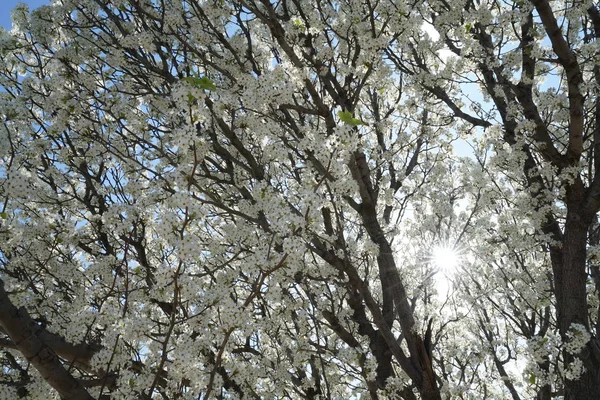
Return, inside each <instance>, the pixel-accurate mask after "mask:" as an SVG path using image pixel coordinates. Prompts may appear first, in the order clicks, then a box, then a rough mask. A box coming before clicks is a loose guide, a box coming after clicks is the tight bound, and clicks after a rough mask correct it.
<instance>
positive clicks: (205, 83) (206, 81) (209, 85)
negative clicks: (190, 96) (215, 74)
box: [182, 76, 217, 91]
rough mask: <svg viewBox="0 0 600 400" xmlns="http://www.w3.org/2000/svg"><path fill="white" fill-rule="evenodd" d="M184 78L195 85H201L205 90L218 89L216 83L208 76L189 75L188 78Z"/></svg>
mask: <svg viewBox="0 0 600 400" xmlns="http://www.w3.org/2000/svg"><path fill="white" fill-rule="evenodd" d="M182 80H183V81H185V82H188V83H191V84H192V85H194V86H198V87H201V88H202V89H204V90H211V91H215V90H217V86H216V85H215V83H214V82H213V81H212V80H211V79H210V78H207V77H206V76H203V77H201V78H197V77H195V76H188V77H187V78H183V79H182Z"/></svg>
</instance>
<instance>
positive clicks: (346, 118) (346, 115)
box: [337, 110, 365, 126]
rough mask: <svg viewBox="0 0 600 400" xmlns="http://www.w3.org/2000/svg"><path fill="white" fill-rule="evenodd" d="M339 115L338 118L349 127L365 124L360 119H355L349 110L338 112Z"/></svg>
mask: <svg viewBox="0 0 600 400" xmlns="http://www.w3.org/2000/svg"><path fill="white" fill-rule="evenodd" d="M337 115H338V117H340V120H341V121H342V122H343V123H345V124H347V125H351V126H358V125H364V124H365V123H364V122H362V121H361V120H360V119H358V118H354V117H353V116H352V113H351V112H350V111H347V110H344V111H338V114H337Z"/></svg>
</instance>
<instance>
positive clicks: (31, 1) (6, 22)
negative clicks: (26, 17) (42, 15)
mask: <svg viewBox="0 0 600 400" xmlns="http://www.w3.org/2000/svg"><path fill="white" fill-rule="evenodd" d="M19 3H25V4H28V5H29V8H30V9H34V8H36V7H39V6H43V5H46V4H50V0H2V10H0V25H2V26H3V27H4V29H10V12H11V11H12V9H13V8H15V6H16V5H17V4H19Z"/></svg>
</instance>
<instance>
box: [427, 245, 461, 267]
mask: <svg viewBox="0 0 600 400" xmlns="http://www.w3.org/2000/svg"><path fill="white" fill-rule="evenodd" d="M431 261H432V262H433V265H435V267H436V268H439V269H440V270H445V271H451V270H454V269H456V267H458V264H459V263H460V254H459V252H458V251H457V250H456V249H455V248H454V247H452V246H449V245H437V246H436V247H434V249H433V251H432V252H431Z"/></svg>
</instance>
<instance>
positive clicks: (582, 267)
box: [552, 204, 600, 400]
mask: <svg viewBox="0 0 600 400" xmlns="http://www.w3.org/2000/svg"><path fill="white" fill-rule="evenodd" d="M568 208H569V211H568V212H567V219H566V222H565V228H564V235H563V241H562V247H561V251H560V252H552V253H553V257H552V267H553V272H554V285H555V295H556V305H557V313H558V327H559V331H560V335H561V337H562V339H563V341H567V340H568V336H567V333H568V332H569V330H570V329H571V326H572V325H573V324H580V325H583V326H585V328H586V329H587V330H588V331H589V320H588V305H587V290H586V280H587V271H586V247H587V232H588V228H589V225H590V223H589V222H591V221H588V218H584V217H583V216H582V215H580V214H579V211H578V210H580V207H576V205H572V204H571V205H570V207H568ZM558 256H560V257H558ZM592 340H595V339H592ZM564 356H565V366H566V367H568V365H569V364H571V363H572V362H574V361H575V359H576V358H579V359H580V360H582V361H583V363H584V365H585V368H586V371H585V372H584V373H583V375H582V376H580V377H579V378H578V379H575V380H566V382H565V400H598V399H599V398H600V363H599V361H600V360H598V355H597V352H594V351H592V345H591V344H588V346H587V347H586V348H585V349H584V350H583V351H582V352H581V353H580V354H578V355H575V356H574V355H571V354H567V353H565V354H564Z"/></svg>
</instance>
